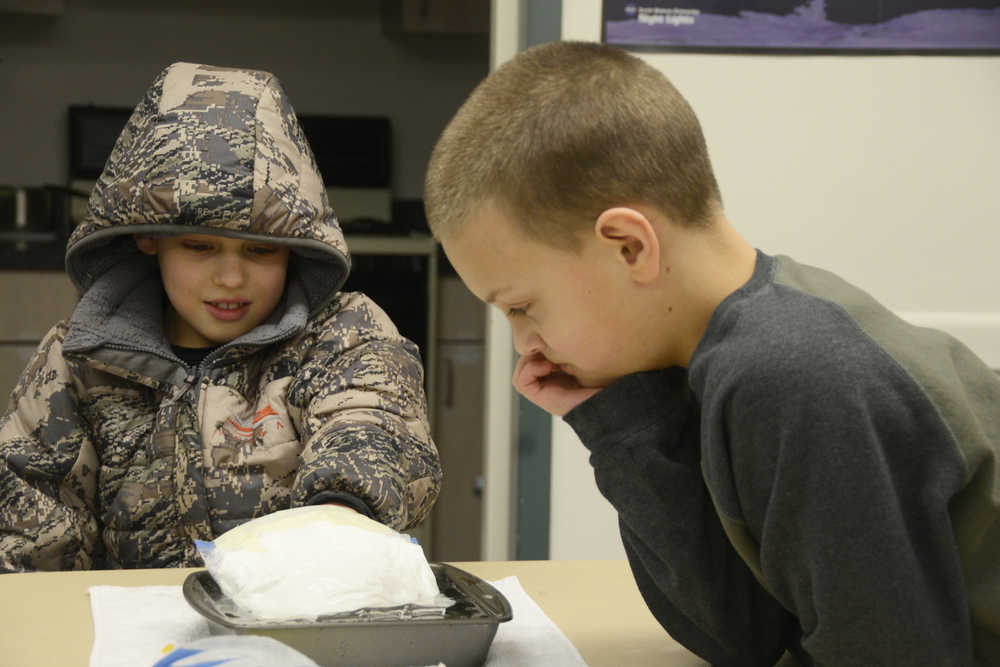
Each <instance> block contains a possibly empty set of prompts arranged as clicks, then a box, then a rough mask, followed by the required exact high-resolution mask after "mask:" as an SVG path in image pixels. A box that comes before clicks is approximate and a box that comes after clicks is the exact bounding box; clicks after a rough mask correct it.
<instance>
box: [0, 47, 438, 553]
mask: <svg viewBox="0 0 1000 667" xmlns="http://www.w3.org/2000/svg"><path fill="white" fill-rule="evenodd" d="M66 266H67V271H68V273H69V275H70V277H71V279H72V280H73V281H74V283H75V284H76V286H77V287H78V289H79V290H80V292H81V294H82V297H81V300H80V302H79V304H78V305H77V307H76V309H75V310H74V312H73V314H72V317H71V318H70V319H69V320H68V321H64V322H60V323H59V324H57V325H56V326H55V327H53V328H52V330H51V331H50V332H49V333H48V334H47V335H46V336H45V338H44V340H43V341H42V343H41V345H40V347H39V350H38V352H37V354H36V356H35V357H34V359H33V360H32V361H31V362H30V363H29V364H28V367H27V368H26V369H25V371H24V373H23V375H22V377H21V379H20V381H19V382H18V384H17V387H16V388H15V389H14V391H13V393H12V395H11V400H10V403H9V407H8V411H7V414H6V415H5V416H4V417H3V418H2V420H0V571H25V570H61V569H87V568H122V567H125V568H136V567H173V566H177V567H181V566H197V565H200V564H201V561H200V559H199V558H198V556H197V553H196V551H195V548H194V542H193V540H194V539H196V538H197V539H203V540H209V539H213V538H215V537H217V536H218V535H220V534H222V533H223V532H225V531H226V530H228V529H230V528H232V527H234V526H236V525H239V524H240V523H243V522H245V521H248V520H250V519H253V518H256V517H260V516H263V515H266V514H269V513H271V512H274V511H277V510H281V509H286V508H289V507H297V506H302V505H308V504H317V503H328V502H332V503H340V504H346V505H348V506H351V507H354V508H355V509H357V510H358V511H360V512H363V513H365V514H367V515H369V516H371V517H373V518H375V519H377V520H379V521H381V522H382V523H385V524H386V525H389V526H391V527H393V528H396V529H398V530H403V529H406V528H409V527H412V526H414V525H416V524H418V523H419V522H420V521H421V520H422V519H423V518H424V517H425V516H426V515H427V513H428V511H429V510H430V507H431V505H432V504H433V502H434V500H435V498H436V497H437V493H438V489H439V484H440V478H441V470H440V464H439V460H438V455H437V451H436V449H435V447H434V444H433V443H432V441H431V438H430V434H429V427H428V422H427V417H426V399H425V396H424V393H423V385H422V382H423V371H422V367H421V362H420V358H419V353H418V350H417V348H416V346H415V345H414V344H413V343H411V342H410V341H408V340H406V339H405V338H403V337H401V336H400V335H399V333H398V332H397V330H396V328H395V327H394V326H393V324H392V322H391V321H390V320H389V318H388V317H387V316H386V314H385V313H384V312H383V311H382V310H380V309H379V308H378V306H376V305H375V304H374V303H373V302H372V301H371V300H370V299H368V298H367V297H365V296H364V295H362V294H359V293H347V292H340V291H339V290H340V287H341V285H342V284H343V282H344V280H345V279H346V277H347V274H348V271H349V266H350V261H349V255H348V250H347V246H346V243H345V241H344V237H343V234H342V233H341V231H340V228H339V226H338V224H337V220H336V218H335V216H334V213H333V211H332V210H331V208H330V206H329V203H328V201H327V196H326V191H325V189H324V186H323V182H322V179H321V177H320V175H319V173H318V172H317V169H316V166H315V162H314V160H313V157H312V153H311V151H310V149H309V146H308V144H307V142H306V140H305V138H304V136H303V134H302V130H301V128H300V126H299V124H298V121H297V120H296V117H295V114H294V112H293V111H292V108H291V106H290V105H289V103H288V100H287V98H286V97H285V94H284V92H283V91H282V89H281V86H280V84H279V83H278V81H277V80H276V78H275V77H274V76H272V75H271V74H268V73H266V72H259V71H251V70H239V69H227V68H217V67H209V66H205V65H195V64H188V63H177V64H174V65H172V66H170V67H168V68H167V69H166V70H164V71H163V72H162V73H161V74H160V76H159V77H158V78H157V79H156V80H155V81H154V83H153V84H152V86H151V87H150V89H149V91H148V92H147V94H146V96H145V97H144V99H143V100H142V101H141V102H140V104H139V105H138V106H137V107H136V109H135V111H134V113H133V114H132V117H131V118H130V120H129V121H128V124H127V125H126V127H125V129H124V130H123V132H122V134H121V136H120V137H119V139H118V142H117V144H116V145H115V147H114V150H113V152H112V154H111V157H110V158H109V160H108V164H107V166H106V167H105V170H104V173H103V174H102V175H101V178H100V180H99V181H98V183H97V185H96V186H95V188H94V191H93V193H92V195H91V198H90V202H89V206H88V214H87V216H86V218H85V219H84V220H83V221H82V222H81V224H80V225H79V226H78V227H77V228H76V230H75V231H74V233H73V235H72V237H71V238H70V241H69V244H68V248H67V252H66Z"/></svg>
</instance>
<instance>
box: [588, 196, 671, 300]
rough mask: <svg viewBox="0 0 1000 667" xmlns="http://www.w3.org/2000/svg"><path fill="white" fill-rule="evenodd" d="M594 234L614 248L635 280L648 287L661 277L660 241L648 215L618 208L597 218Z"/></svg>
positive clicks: (622, 207)
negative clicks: (649, 283) (647, 284)
mask: <svg viewBox="0 0 1000 667" xmlns="http://www.w3.org/2000/svg"><path fill="white" fill-rule="evenodd" d="M594 234H595V235H596V236H597V239H598V241H600V242H601V243H606V244H610V245H611V247H612V249H613V250H614V252H615V253H616V255H617V257H618V259H619V261H621V262H622V263H623V264H624V265H625V266H626V267H627V268H628V270H629V271H630V272H631V273H632V278H633V280H636V281H637V282H640V283H648V282H651V281H652V280H654V279H655V278H656V277H657V276H658V275H659V273H660V262H661V255H660V240H659V238H658V237H657V235H656V229H655V228H654V227H653V224H652V223H651V222H650V221H649V218H647V217H646V216H645V215H643V214H642V213H641V212H640V211H637V210H636V209H634V208H628V207H625V206H617V207H615V208H609V209H608V210H606V211H604V212H603V213H601V215H599V216H598V217H597V222H595V223H594Z"/></svg>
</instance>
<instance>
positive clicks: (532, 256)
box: [426, 42, 1000, 665]
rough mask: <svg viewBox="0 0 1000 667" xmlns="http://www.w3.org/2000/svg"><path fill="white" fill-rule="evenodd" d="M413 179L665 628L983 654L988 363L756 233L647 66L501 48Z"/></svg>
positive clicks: (738, 640)
mask: <svg viewBox="0 0 1000 667" xmlns="http://www.w3.org/2000/svg"><path fill="white" fill-rule="evenodd" d="M426 202H427V211H428V219H429V221H430V225H431V228H432V230H433V231H434V233H435V235H436V236H437V237H438V238H439V239H440V240H441V242H442V244H443V246H444V249H445V252H446V253H447V255H448V258H449V260H450V261H451V263H452V264H453V265H454V267H455V269H456V270H457V272H458V274H459V275H460V276H461V277H462V279H463V280H464V281H465V283H466V285H468V287H469V288H470V289H471V290H472V292H473V293H474V294H476V295H477V296H478V297H479V298H481V299H482V300H483V301H485V302H487V303H490V304H493V305H495V306H497V307H498V308H500V309H501V310H503V311H504V312H505V313H506V314H507V316H508V318H509V320H510V324H511V327H512V329H513V334H514V342H515V346H516V347H517V350H518V352H519V354H520V355H521V358H520V360H519V361H518V364H517V367H516V370H515V372H514V379H513V381H514V386H515V387H516V388H517V389H518V391H520V392H521V393H522V394H523V395H524V396H526V397H527V398H528V399H530V400H532V401H533V402H535V403H536V404H537V405H539V406H541V407H542V408H543V409H545V410H547V411H549V412H550V413H552V414H555V415H562V416H564V418H565V419H566V421H567V422H568V423H569V424H570V425H571V426H572V427H573V428H574V429H575V430H576V432H577V434H578V435H579V436H580V439H581V440H582V441H583V443H584V444H585V445H586V446H587V447H588V449H589V450H590V451H591V459H590V460H591V463H592V465H593V466H594V470H595V476H596V479H597V484H598V487H599V488H600V489H601V492H602V493H603V494H604V495H605V496H606V497H607V498H608V499H609V500H610V501H611V503H612V504H613V505H614V506H615V508H616V509H617V511H618V513H619V519H620V527H621V533H622V539H623V542H624V545H625V549H626V553H627V554H628V558H629V561H630V564H631V566H632V570H633V572H634V575H635V578H636V581H637V583H638V586H639V589H640V590H641V592H642V594H643V596H644V598H645V600H646V602H647V604H648V606H649V608H650V609H651V610H652V612H653V613H654V614H655V616H656V617H657V618H658V619H659V621H660V622H661V623H662V624H663V626H664V628H666V629H667V630H668V631H669V632H670V634H671V635H672V636H673V637H674V638H676V639H677V640H678V641H680V642H681V643H683V644H684V645H685V646H687V647H688V648H689V649H691V650H692V651H693V652H695V653H697V654H698V655H700V656H702V657H704V658H705V659H706V660H709V661H711V662H712V663H717V664H732V665H758V664H773V663H775V662H777V661H779V660H781V659H782V658H784V659H786V660H789V661H796V660H797V661H799V662H801V663H803V664H831V665H875V664H884V665H971V664H976V663H980V664H986V663H989V664H996V663H997V662H998V661H1000V558H998V556H1000V521H998V518H1000V511H998V506H1000V477H998V475H1000V468H998V466H997V456H998V453H1000V407H998V406H1000V379H998V377H997V375H996V374H995V373H993V372H992V371H991V370H990V369H989V368H987V367H986V365H985V364H984V363H983V362H982V361H981V360H979V359H978V358H977V357H976V356H975V355H974V354H973V353H972V352H970V351H969V350H968V349H967V348H965V347H964V346H963V345H962V344H961V343H959V342H958V341H956V340H954V339H953V338H951V337H949V336H947V335H946V334H943V333H941V332H937V331H932V330H929V329H921V328H917V327H913V326H911V325H909V324H907V323H906V322H904V321H902V320H900V319H899V318H897V317H896V316H895V315H893V314H892V313H891V312H890V311H888V310H887V309H886V308H884V307H883V306H881V305H879V304H878V303H877V302H875V301H874V300H873V299H872V298H871V297H870V296H868V295H867V294H866V293H864V292H863V291H861V290H859V289H858V288H856V287H854V286H852V285H850V284H848V283H846V282H844V281H843V280H841V279H839V278H837V277H836V276H834V275H832V274H830V273H828V272H825V271H822V270H820V269H817V268H813V267H809V266H804V265H802V264H799V263H797V262H795V261H793V260H792V259H790V258H788V257H782V256H774V257H772V256H769V255H767V254H765V253H763V252H760V251H758V250H755V249H754V248H753V246H751V245H750V244H749V243H748V242H747V241H746V240H744V239H743V238H742V237H741V236H740V234H739V233H738V232H737V231H736V229H735V228H734V227H733V225H732V224H731V223H730V221H729V220H728V219H727V218H726V215H725V212H724V210H723V207H722V202H721V196H720V194H719V189H718V186H717V184H716V181H715V177H714V175H713V172H712V168H711V164H710V161H709V157H708V151H707V148H706V146H705V140H704V137H703V135H702V132H701V128H700V126H699V123H698V120H697V118H696V116H695V115H694V112H693V111H692V110H691V108H690V107H689V106H688V104H687V103H686V101H685V100H684V99H683V98H682V97H681V95H680V94H679V93H678V92H677V91H676V90H675V89H674V88H673V86H672V85H671V84H670V83H669V82H668V81H667V80H666V79H665V78H664V77H663V76H662V75H661V74H660V73H659V72H658V71H656V70H655V69H654V68H652V67H650V66H648V65H646V64H644V63H643V62H642V61H640V60H639V59H637V58H634V57H632V56H630V55H628V54H626V53H624V52H622V51H620V50H617V49H613V48H610V47H606V46H602V45H598V44H582V43H567V42H561V43H551V44H546V45H543V46H540V47H536V48H533V49H530V50H528V51H526V52H524V53H522V54H520V55H519V56H517V57H516V58H514V59H513V60H512V61H511V62H510V63H508V64H506V65H504V66H503V67H501V68H500V69H499V70H498V71H497V72H495V73H494V74H492V75H491V76H490V77H488V78H487V79H486V80H485V81H484V82H483V83H482V84H480V86H479V87H478V88H477V89H476V90H475V91H474V92H473V93H472V95H471V96H470V98H469V99H468V100H467V101H466V103H465V104H464V105H463V106H462V108H461V109H460V110H459V111H458V113H457V114H456V116H455V118H454V119H453V120H452V121H451V123H450V124H449V126H448V127H447V129H446V130H445V132H444V133H443V135H442V137H441V139H440V140H439V142H438V144H437V146H436V147H435V149H434V153H433V155H432V157H431V162H430V166H429V170H428V175H427V184H426Z"/></svg>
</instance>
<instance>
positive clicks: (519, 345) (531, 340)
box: [513, 326, 545, 357]
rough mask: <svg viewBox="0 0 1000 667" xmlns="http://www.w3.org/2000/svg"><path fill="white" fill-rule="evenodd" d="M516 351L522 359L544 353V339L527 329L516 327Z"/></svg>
mask: <svg viewBox="0 0 1000 667" xmlns="http://www.w3.org/2000/svg"><path fill="white" fill-rule="evenodd" d="M513 328H514V349H516V350H517V353H518V354H520V355H521V356H522V357H526V356H529V355H532V354H535V353H536V352H542V351H543V348H544V347H545V346H544V344H543V341H542V337H541V336H539V335H538V334H536V333H535V332H534V331H531V330H529V329H528V328H527V327H523V326H522V327H518V326H514V327H513Z"/></svg>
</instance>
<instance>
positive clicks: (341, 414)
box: [289, 295, 441, 530]
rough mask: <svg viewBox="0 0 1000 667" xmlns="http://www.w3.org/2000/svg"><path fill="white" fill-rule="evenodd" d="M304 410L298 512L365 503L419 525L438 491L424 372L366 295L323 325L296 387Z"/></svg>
mask: <svg viewBox="0 0 1000 667" xmlns="http://www.w3.org/2000/svg"><path fill="white" fill-rule="evenodd" d="M289 400H290V402H291V403H293V404H295V405H297V406H299V407H300V408H301V412H302V417H301V418H300V421H301V423H300V424H298V425H297V428H298V429H299V433H300V434H302V435H303V440H304V443H303V444H304V449H303V452H302V454H301V457H300V466H299V470H298V473H297V475H296V480H295V483H294V486H293V489H292V497H293V504H294V505H303V504H315V503H318V502H327V501H331V500H332V501H336V502H347V503H348V504H351V505H357V503H358V502H359V501H360V503H363V505H364V506H365V507H366V508H367V512H364V513H366V514H368V515H369V516H372V517H373V518H375V519H376V520H378V521H380V522H382V523H384V524H386V525H388V526H390V527H392V528H394V529H396V530H404V529H407V528H410V527H412V526H415V525H417V524H418V523H420V522H421V521H422V520H423V519H424V518H425V517H426V516H427V514H428V513H429V512H430V509H431V507H432V506H433V503H434V501H435V499H436V498H437V495H438V491H439V489H440V483H441V465H440V460H439V457H438V453H437V448H436V447H435V446H434V443H433V441H432V439H431V436H430V428H429V424H428V421H427V401H426V397H425V394H424V389H423V367H422V365H421V361H420V356H419V352H418V350H417V347H416V345H414V344H413V343H412V342H410V341H408V340H406V339H405V338H403V337H401V336H400V335H399V334H398V333H397V331H396V329H395V327H394V326H393V325H392V323H391V322H390V321H389V318H388V316H387V315H385V313H384V312H383V311H382V310H381V309H379V308H378V306H376V305H375V304H374V302H372V301H371V300H370V299H367V297H361V296H360V295H357V296H355V297H353V298H349V299H348V300H347V302H346V305H345V307H344V308H343V309H341V310H339V311H337V313H336V314H335V315H333V316H332V317H331V318H330V319H329V320H328V321H327V322H326V323H325V324H324V325H323V326H322V335H321V336H320V337H319V339H318V340H317V342H316V343H315V344H314V345H313V347H312V349H311V350H310V351H309V353H308V354H307V356H306V359H305V362H304V364H303V366H302V368H301V370H300V372H299V374H298V377H296V378H295V379H294V380H293V383H292V385H291V387H290V389H289Z"/></svg>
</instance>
